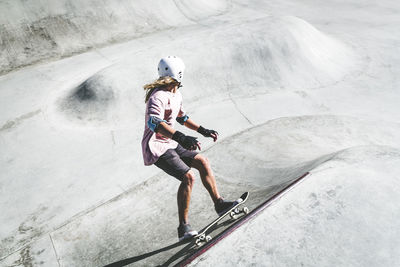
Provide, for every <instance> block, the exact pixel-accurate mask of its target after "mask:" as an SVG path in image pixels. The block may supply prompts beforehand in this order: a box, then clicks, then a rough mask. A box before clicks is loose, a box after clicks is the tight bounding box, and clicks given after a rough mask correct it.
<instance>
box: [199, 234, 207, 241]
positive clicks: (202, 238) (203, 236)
mask: <svg viewBox="0 0 400 267" xmlns="http://www.w3.org/2000/svg"><path fill="white" fill-rule="evenodd" d="M205 239H206V235H205V234H202V235H200V236H199V237H198V239H197V240H199V241H204V240H205Z"/></svg>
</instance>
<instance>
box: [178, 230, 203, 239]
mask: <svg viewBox="0 0 400 267" xmlns="http://www.w3.org/2000/svg"><path fill="white" fill-rule="evenodd" d="M197 234H198V232H197V231H190V232H188V233H185V235H184V236H182V237H180V238H179V241H183V240H186V239H189V238H192V237H194V236H196V235H197Z"/></svg>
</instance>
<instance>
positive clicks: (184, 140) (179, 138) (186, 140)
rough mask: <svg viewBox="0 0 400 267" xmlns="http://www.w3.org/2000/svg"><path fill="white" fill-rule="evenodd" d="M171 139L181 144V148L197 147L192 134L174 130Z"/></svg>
mask: <svg viewBox="0 0 400 267" xmlns="http://www.w3.org/2000/svg"><path fill="white" fill-rule="evenodd" d="M172 140H175V141H176V142H178V144H180V145H181V146H183V148H186V149H189V150H196V149H197V143H198V141H197V137H193V136H188V135H184V134H183V133H181V132H180V131H176V132H175V133H174V135H172Z"/></svg>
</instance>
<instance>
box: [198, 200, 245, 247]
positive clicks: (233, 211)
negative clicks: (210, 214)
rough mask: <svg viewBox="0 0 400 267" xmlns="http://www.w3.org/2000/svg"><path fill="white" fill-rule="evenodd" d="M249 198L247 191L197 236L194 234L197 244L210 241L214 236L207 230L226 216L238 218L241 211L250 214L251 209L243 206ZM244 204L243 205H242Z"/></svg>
mask: <svg viewBox="0 0 400 267" xmlns="http://www.w3.org/2000/svg"><path fill="white" fill-rule="evenodd" d="M248 198H249V192H245V193H244V194H243V195H241V196H240V198H238V199H237V200H236V201H235V202H234V203H235V204H234V205H233V206H232V208H230V209H229V210H227V211H226V212H225V213H224V214H222V215H221V216H219V217H218V218H217V219H215V220H214V221H213V222H211V223H210V224H209V225H207V226H206V227H205V228H204V229H203V230H202V231H201V232H200V233H198V234H197V235H196V236H194V239H195V243H196V246H198V247H199V246H201V245H202V244H203V243H207V242H209V241H210V240H211V239H212V237H211V236H210V235H208V234H207V231H208V230H210V229H211V227H213V226H214V225H216V224H217V223H218V222H220V221H221V220H222V219H223V218H225V217H226V216H228V215H229V216H230V217H231V218H232V219H237V216H238V215H239V214H241V213H244V214H248V213H249V209H248V208H247V207H246V206H242V205H243V204H244V203H245V202H246V200H247V199H248ZM241 206H242V207H241Z"/></svg>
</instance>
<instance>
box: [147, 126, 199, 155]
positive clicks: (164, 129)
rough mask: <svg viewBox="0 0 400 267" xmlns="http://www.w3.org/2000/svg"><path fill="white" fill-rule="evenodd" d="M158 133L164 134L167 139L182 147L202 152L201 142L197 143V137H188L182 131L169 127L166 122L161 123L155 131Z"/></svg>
mask: <svg viewBox="0 0 400 267" xmlns="http://www.w3.org/2000/svg"><path fill="white" fill-rule="evenodd" d="M155 132H156V133H159V134H162V135H163V136H165V137H167V138H171V139H172V140H175V141H176V142H178V143H179V144H180V145H181V146H183V147H184V148H186V149H189V150H196V149H197V148H198V149H199V150H201V147H200V142H199V141H197V137H193V136H188V135H185V134H183V133H182V132H180V131H176V130H175V129H174V128H172V127H171V126H169V125H168V124H167V123H166V122H160V123H159V124H158V126H157V128H156V129H155Z"/></svg>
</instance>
